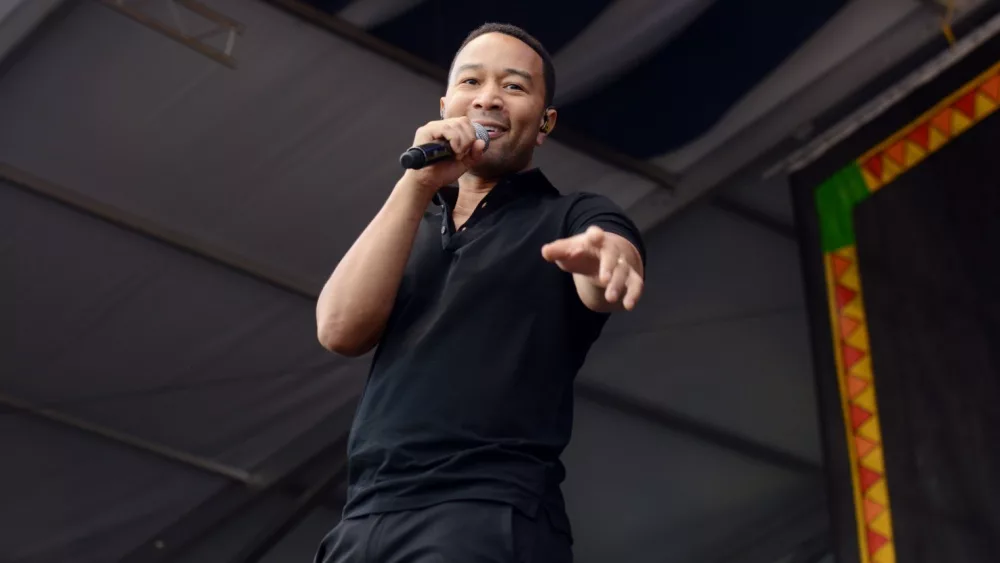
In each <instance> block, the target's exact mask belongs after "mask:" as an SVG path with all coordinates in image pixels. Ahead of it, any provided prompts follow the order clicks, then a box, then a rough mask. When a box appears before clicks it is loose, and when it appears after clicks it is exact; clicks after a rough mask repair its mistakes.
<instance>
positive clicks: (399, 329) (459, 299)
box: [316, 24, 645, 563]
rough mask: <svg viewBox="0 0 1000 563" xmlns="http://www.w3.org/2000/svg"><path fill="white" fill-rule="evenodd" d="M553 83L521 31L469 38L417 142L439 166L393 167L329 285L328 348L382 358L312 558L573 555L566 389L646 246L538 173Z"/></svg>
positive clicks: (549, 562) (626, 298) (623, 295)
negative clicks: (338, 497)
mask: <svg viewBox="0 0 1000 563" xmlns="http://www.w3.org/2000/svg"><path fill="white" fill-rule="evenodd" d="M555 86H556V79H555V70H554V68H553V65H552V61H551V59H550V57H549V55H548V53H547V52H546V50H545V48H544V47H543V46H542V45H541V44H540V43H539V42H538V41H537V40H536V39H535V38H533V37H532V36H530V35H528V34H527V33H526V32H525V31H523V30H521V29H520V28H517V27H514V26H511V25H507V24H486V25H484V26H482V27H480V28H478V29H476V30H474V31H473V32H472V33H471V34H470V35H469V36H468V38H467V39H466V40H465V42H464V43H463V44H462V46H461V47H460V48H459V50H458V52H457V54H456V55H455V57H454V59H453V62H452V67H451V69H450V71H449V80H448V87H447V90H446V92H445V95H444V97H443V98H441V107H440V110H441V119H440V120H437V121H431V122H430V123H427V124H426V125H424V126H422V127H420V128H419V129H417V130H416V134H415V135H414V138H413V146H415V147H416V146H421V145H427V144H428V143H434V142H440V143H445V142H446V143H447V144H448V145H449V146H450V148H451V150H450V155H449V157H448V158H443V159H439V160H435V161H434V162H432V163H429V164H428V165H426V166H423V167H422V168H419V169H412V168H409V169H407V170H405V172H403V173H402V174H401V177H400V179H399V180H398V182H397V183H396V185H395V187H394V188H393V189H392V191H391V193H390V194H389V196H388V198H387V200H386V202H385V204H384V205H383V207H382V208H381V210H380V211H379V212H378V213H377V214H376V215H375V217H374V218H373V219H372V221H371V223H370V224H369V225H368V227H367V228H366V229H365V230H364V231H363V232H362V233H361V235H360V236H359V237H358V239H357V240H356V241H355V243H354V245H353V246H352V247H351V248H350V250H349V251H348V252H347V253H346V254H345V255H344V257H343V259H342V260H341V261H340V263H339V264H338V265H337V267H336V268H335V269H334V271H333V274H332V275H331V276H330V278H329V280H328V281H327V283H326V285H325V287H324V288H323V291H322V293H321V295H320V297H319V300H318V303H317V307H316V321H317V330H318V336H319V340H320V342H321V343H322V345H323V346H324V347H326V348H327V349H329V350H331V351H333V352H337V353H339V354H343V355H347V356H358V355H362V354H364V353H367V352H368V351H370V350H372V349H373V348H375V347H376V346H377V350H376V352H375V354H374V358H373V361H372V365H371V371H370V372H369V375H368V380H367V383H366V387H365V390H364V393H363V395H362V398H361V402H360V404H359V406H358V410H357V413H356V415H355V419H354V424H353V426H352V429H351V435H350V439H349V442H348V461H349V484H348V492H347V503H346V506H345V507H344V514H343V519H342V521H341V522H340V523H339V524H338V525H337V526H336V527H335V528H334V529H333V530H332V531H331V532H330V533H329V534H327V536H326V537H325V538H323V540H322V542H321V543H320V546H319V549H318V552H317V554H316V562H317V563H362V562H372V563H375V562H377V563H404V562H405V563H438V562H441V563H529V562H536V563H569V562H571V561H572V557H573V556H572V548H571V545H572V540H571V532H570V525H569V521H568V518H567V515H566V510H565V507H564V504H563V497H562V493H561V490H560V486H561V483H562V481H563V479H564V476H565V475H564V474H565V470H564V467H563V464H562V462H561V461H560V456H561V454H562V451H563V449H564V448H565V447H566V445H567V443H568V442H569V439H570V432H571V428H572V422H573V380H574V378H575V377H576V375H577V371H578V370H579V369H580V366H581V365H582V364H583V362H584V359H585V357H586V355H587V353H588V351H589V349H590V347H591V345H592V344H593V342H594V341H595V340H596V339H597V338H598V336H599V334H600V332H601V330H602V328H603V326H604V324H605V322H606V321H607V319H608V317H609V315H610V314H611V313H612V312H615V311H622V310H632V309H633V308H634V307H635V306H636V303H637V302H638V300H639V298H640V296H641V295H642V290H643V275H644V274H643V272H644V269H643V268H644V260H645V249H644V247H643V243H642V239H641V238H640V233H639V231H638V229H637V228H636V226H635V225H634V224H633V223H632V222H631V221H630V220H629V219H628V218H627V217H626V216H625V214H624V213H623V212H622V211H621V209H620V208H618V207H617V206H616V205H615V204H613V203H612V202H611V201H610V200H608V199H607V198H605V197H602V196H597V195H593V194H587V193H573V194H572V195H562V194H560V192H559V191H557V190H556V188H555V187H553V186H552V184H550V183H549V181H548V180H547V179H546V177H545V175H544V174H542V172H541V171H540V170H539V169H538V168H536V167H534V166H533V164H532V157H533V153H534V150H535V148H536V147H538V146H540V145H542V144H543V143H544V142H545V140H546V138H547V136H548V135H549V133H550V132H551V131H552V129H553V127H555V124H556V110H555V109H554V108H553V107H552V99H553V96H554V94H555ZM473 123H478V124H480V125H482V126H483V127H485V128H486V130H487V131H488V132H489V142H488V143H486V142H484V139H477V137H476V131H475V128H474V125H473ZM393 165H394V166H398V164H395V163H394V164H393ZM456 184H457V185H456Z"/></svg>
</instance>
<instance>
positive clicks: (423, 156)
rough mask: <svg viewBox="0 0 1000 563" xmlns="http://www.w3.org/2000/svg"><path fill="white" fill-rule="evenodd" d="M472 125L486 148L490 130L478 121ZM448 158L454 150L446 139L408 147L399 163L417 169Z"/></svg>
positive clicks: (488, 142) (488, 143)
mask: <svg viewBox="0 0 1000 563" xmlns="http://www.w3.org/2000/svg"><path fill="white" fill-rule="evenodd" d="M472 126H473V127H474V128H475V129H476V138H477V139H481V140H482V141H483V142H484V143H486V146H485V147H483V150H486V149H487V148H488V147H489V146H490V132H489V131H487V130H486V128H485V127H483V126H482V125H480V124H478V123H475V122H473V123H472ZM448 158H455V151H453V150H451V143H449V142H448V141H432V142H430V143H425V144H423V145H420V146H416V147H410V148H409V149H408V150H407V151H406V152H404V153H403V154H402V155H400V157H399V164H400V165H402V166H403V168H411V169H413V170H419V169H421V168H423V167H424V166H427V165H429V164H434V163H435V162H439V161H441V160H445V159H448Z"/></svg>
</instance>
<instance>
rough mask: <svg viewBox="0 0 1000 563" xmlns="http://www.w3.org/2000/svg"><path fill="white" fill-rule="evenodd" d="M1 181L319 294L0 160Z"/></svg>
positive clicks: (297, 290) (308, 284)
mask: <svg viewBox="0 0 1000 563" xmlns="http://www.w3.org/2000/svg"><path fill="white" fill-rule="evenodd" d="M0 178H2V179H5V180H7V181H8V182H10V183H12V184H14V185H15V186H17V187H19V188H21V189H23V190H25V191H28V192H31V193H34V194H36V195H41V196H44V197H46V198H49V199H52V200H55V201H57V202H59V203H62V204H63V205H66V206H68V207H71V208H73V209H76V210H77V211H83V212H84V213H87V214H88V215H91V216H93V217H96V218H98V219H101V220H103V221H107V222H109V223H112V224H114V225H117V226H119V227H123V228H125V229H127V230H129V231H132V232H135V233H138V234H140V235H143V236H145V237H148V238H150V239H153V240H155V241H158V242H162V243H166V244H168V245H170V246H172V247H174V248H177V249H179V250H182V251H184V252H187V253H189V254H193V255H195V256H198V257H201V258H204V259H207V260H209V261H211V262H214V263H216V264H218V265H221V266H224V267H226V268H229V269H231V270H233V271H236V272H239V273H241V274H244V275H248V276H250V277H252V278H255V279H257V280H259V281H261V282H264V283H267V284H269V285H272V286H274V287H277V288H279V289H282V290H285V291H287V292H289V293H293V294H295V295H299V296H301V297H304V298H306V299H310V300H315V299H316V296H317V295H319V289H320V288H321V287H322V282H319V281H312V280H306V279H304V278H300V277H298V276H293V275H291V274H288V273H287V272H282V271H280V270H277V269H275V268H270V267H267V266H264V265H262V264H257V263H254V262H252V261H250V260H247V259H246V258H244V257H242V256H239V255H236V254H234V253H231V252H227V251H225V250H223V249H221V248H216V247H212V246H210V245H207V244H205V243H203V242H201V241H199V240H196V239H194V238H192V237H189V236H186V235H184V234H181V233H179V232H177V231H174V230H171V229H168V228H166V227H161V226H159V225H156V224H154V223H153V222H151V221H147V220H145V219H143V218H141V217H138V216H136V215H132V214H130V213H127V212H125V211H123V210H121V209H118V208H117V207H114V206H112V205H108V204H106V203H102V202H100V201H97V200H96V199H93V198H90V197H88V196H86V195H83V194H81V193H79V192H74V191H72V190H68V189H66V188H64V187H62V186H59V185H57V184H54V183H52V182H49V181H48V180H45V179H44V178H40V177H38V176H35V175H34V174H31V173H29V172H27V171H25V170H22V169H20V168H18V167H16V166H13V165H11V164H8V163H5V162H3V161H0Z"/></svg>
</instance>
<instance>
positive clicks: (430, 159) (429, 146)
mask: <svg viewBox="0 0 1000 563" xmlns="http://www.w3.org/2000/svg"><path fill="white" fill-rule="evenodd" d="M454 156H455V151H453V150H451V144H449V143H448V142H447V141H445V142H440V141H434V142H430V143H425V144H423V145H418V146H416V147H411V148H410V149H409V150H407V151H406V152H404V153H403V154H402V155H400V157H399V164H400V165H401V166H402V167H403V168H410V169H413V170H420V169H421V168H423V167H424V166H428V165H431V164H434V163H435V162H438V161H440V160H445V159H448V158H454Z"/></svg>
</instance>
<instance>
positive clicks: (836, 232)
mask: <svg viewBox="0 0 1000 563" xmlns="http://www.w3.org/2000/svg"><path fill="white" fill-rule="evenodd" d="M869 195H871V193H870V192H869V191H868V186H866V185H865V180H864V178H862V177H861V169H859V168H858V165H857V163H855V162H852V163H851V164H849V165H848V166H845V167H843V168H841V169H840V171H838V172H837V173H836V174H834V175H833V176H830V177H829V178H827V180H826V181H825V182H823V184H822V185H820V187H819V188H818V189H817V190H816V210H817V211H818V212H819V229H820V238H821V239H822V245H823V252H831V251H833V250H837V249H838V248H843V247H845V246H848V245H851V244H854V219H853V215H852V212H853V210H854V206H855V205H857V204H858V203H860V202H861V201H862V200H864V199H866V198H867V197H868V196H869Z"/></svg>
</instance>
